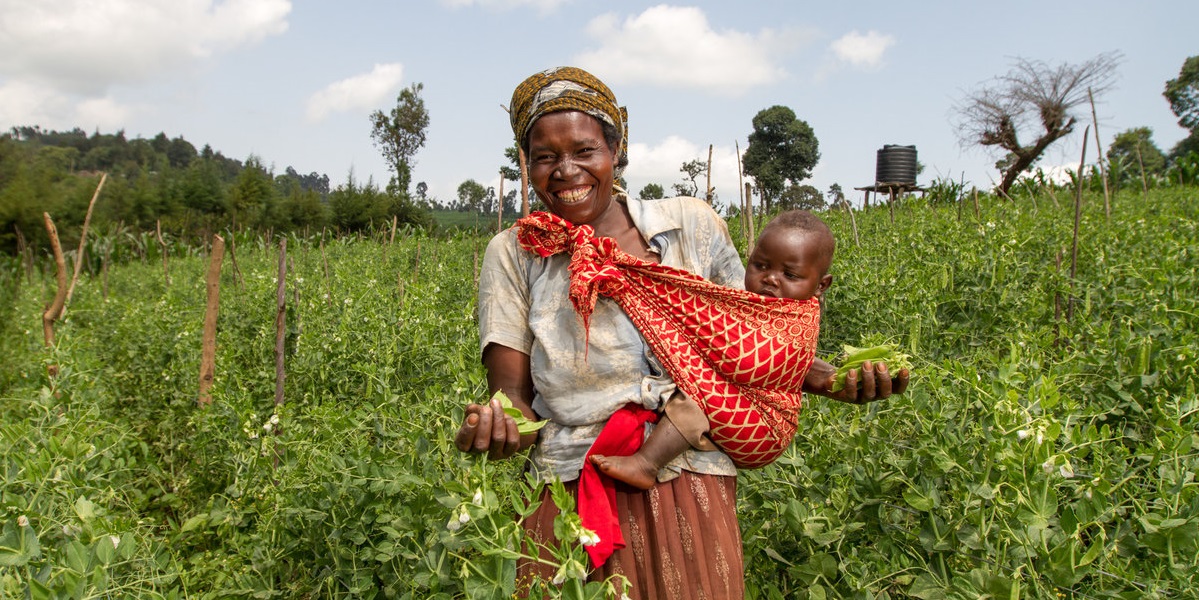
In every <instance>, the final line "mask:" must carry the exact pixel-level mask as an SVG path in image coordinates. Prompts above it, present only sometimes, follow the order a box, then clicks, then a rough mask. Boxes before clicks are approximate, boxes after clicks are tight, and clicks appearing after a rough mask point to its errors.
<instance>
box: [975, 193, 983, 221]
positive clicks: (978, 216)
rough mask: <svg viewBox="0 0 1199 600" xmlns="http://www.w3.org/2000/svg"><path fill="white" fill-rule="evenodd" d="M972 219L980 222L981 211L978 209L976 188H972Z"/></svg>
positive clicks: (981, 218)
mask: <svg viewBox="0 0 1199 600" xmlns="http://www.w3.org/2000/svg"><path fill="white" fill-rule="evenodd" d="M974 220H975V221H978V222H979V223H982V221H983V217H982V212H981V211H979V209H978V188H974Z"/></svg>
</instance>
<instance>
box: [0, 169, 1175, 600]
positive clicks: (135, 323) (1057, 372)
mask: <svg viewBox="0 0 1199 600" xmlns="http://www.w3.org/2000/svg"><path fill="white" fill-rule="evenodd" d="M1046 192H1048V190H1045V191H1040V190H1037V191H1036V192H1035V193H1036V195H1035V196H1029V195H1027V193H1026V194H1025V195H1021V196H1017V197H1015V198H1014V199H1013V200H1003V199H997V198H995V197H991V196H984V197H980V198H979V200H978V204H977V205H976V204H974V203H973V199H971V198H964V199H963V202H962V203H960V204H932V203H929V202H925V201H924V200H919V199H908V200H905V202H904V203H902V204H901V205H900V206H898V207H896V209H895V211H894V213H892V212H890V211H888V210H887V209H886V208H885V207H875V208H871V209H868V210H864V211H858V212H856V213H854V215H853V220H852V221H851V218H850V216H849V214H847V213H844V212H829V213H826V214H824V215H823V216H824V217H825V219H826V220H827V221H828V222H829V224H830V226H831V227H832V229H833V231H834V233H835V234H836V236H837V238H838V250H837V256H836V258H835V260H834V266H833V271H832V272H833V275H834V281H833V285H832V287H831V288H830V289H829V291H828V293H826V295H825V305H824V317H823V319H822V325H823V327H822V332H821V343H820V346H821V349H822V352H823V354H824V355H825V356H826V357H829V358H832V356H833V355H834V354H835V353H836V352H837V350H838V349H839V348H840V347H841V346H842V345H843V344H852V345H863V343H880V342H884V341H893V342H897V343H899V344H900V345H901V346H902V348H903V349H904V350H905V351H906V352H908V353H909V354H911V355H912V357H913V362H914V364H915V372H914V375H913V380H912V385H911V387H910V389H909V391H908V393H906V394H904V395H902V396H897V397H893V398H891V399H889V400H886V401H882V402H878V403H874V404H871V405H868V406H865V407H855V406H847V405H842V404H839V403H835V402H830V401H824V400H822V399H820V398H811V399H809V404H808V405H807V406H806V407H805V410H804V412H803V413H802V414H801V427H800V432H799V435H798V436H797V438H796V441H795V443H794V445H793V447H792V448H791V450H790V451H788V453H787V454H786V455H785V456H784V457H783V458H782V459H780V460H779V461H778V462H777V463H775V464H774V465H771V466H769V467H767V468H764V469H761V470H756V471H747V472H743V473H742V474H741V476H740V479H739V489H738V494H739V514H740V518H741V523H742V531H743V540H744V546H745V559H746V570H747V573H746V576H747V591H748V597H749V598H753V599H776V598H777V599H781V598H855V599H863V600H864V599H881V598H924V599H934V598H963V599H965V598H980V597H990V598H1004V599H1009V598H1010V599H1015V598H1047V599H1048V598H1053V599H1056V598H1130V599H1131V598H1186V597H1195V595H1196V594H1199V574H1197V572H1196V569H1195V565H1196V564H1199V482H1196V479H1195V478H1196V473H1197V472H1199V450H1196V446H1199V444H1197V442H1199V428H1197V426H1196V424H1197V418H1196V414H1197V412H1199V394H1197V393H1196V388H1197V387H1199V373H1197V368H1199V189H1196V188H1194V187H1181V186H1180V187H1165V188H1158V189H1154V190H1151V191H1150V192H1149V194H1148V196H1147V197H1144V196H1143V195H1142V193H1141V191H1140V190H1133V191H1123V192H1120V193H1118V194H1117V195H1116V196H1115V197H1114V198H1113V200H1112V206H1111V216H1110V218H1109V217H1108V216H1107V214H1106V212H1105V209H1104V198H1103V195H1102V193H1095V192H1088V193H1085V194H1084V196H1083V198H1084V204H1083V206H1082V211H1081V220H1080V227H1079V230H1078V235H1077V240H1078V241H1077V261H1076V264H1077V269H1076V271H1077V272H1076V275H1075V276H1074V277H1073V278H1072V277H1071V262H1072V260H1071V259H1072V249H1073V246H1072V244H1073V240H1074V237H1075V233H1074V223H1075V212H1074V206H1073V205H1072V203H1071V202H1070V201H1071V200H1072V193H1071V192H1069V191H1066V192H1063V191H1061V190H1059V191H1058V192H1057V194H1056V196H1052V195H1050V194H1049V193H1046ZM976 206H977V208H976ZM730 228H731V230H732V231H733V234H734V238H735V239H738V240H740V239H741V233H740V225H739V221H738V220H737V219H731V220H730ZM855 236H856V237H857V238H858V242H857V243H855ZM485 243H486V238H485V237H475V236H473V235H469V234H459V235H457V236H454V237H447V238H435V237H428V236H424V235H400V236H397V237H396V238H395V240H394V241H390V240H389V237H388V236H387V235H386V234H385V233H384V232H380V233H379V234H378V235H376V236H373V237H370V236H368V237H363V238H346V239H338V240H329V239H326V240H324V241H321V240H320V239H319V237H313V238H311V239H303V238H297V237H290V238H288V239H287V245H286V247H287V261H286V262H287V265H288V269H287V275H286V278H285V282H286V294H285V298H286V326H287V329H286V337H285V348H286V353H285V354H286V357H285V368H286V378H285V384H284V397H283V398H284V399H283V402H282V404H279V405H276V403H275V385H276V371H275V365H276V363H275V354H274V348H275V343H276V330H275V319H276V307H277V304H276V302H277V298H276V290H277V286H276V283H277V276H278V266H279V262H280V260H279V259H280V257H279V244H278V243H277V242H274V243H271V244H266V243H264V242H263V241H262V239H261V238H257V239H255V238H249V237H247V238H241V237H239V238H237V240H236V261H237V262H236V267H237V268H236V269H234V264H233V261H232V260H231V257H230V256H229V255H228V254H227V255H226V257H225V263H224V268H223V271H222V279H221V292H220V293H221V305H220V320H219V330H218V337H217V342H218V346H217V354H216V376H215V383H214V387H213V388H212V390H211V393H212V403H211V405H208V406H203V407H201V406H197V385H198V375H199V371H200V357H201V328H202V325H203V321H204V311H205V297H206V295H205V281H204V277H205V271H206V269H207V258H206V257H205V256H203V253H202V252H201V251H200V250H198V249H196V250H193V251H192V252H191V253H189V254H186V255H182V254H179V253H176V254H175V255H173V256H172V257H171V258H170V259H169V261H167V263H166V265H167V266H166V267H165V272H164V263H163V261H162V259H161V256H160V255H157V254H155V252H156V251H157V250H156V249H155V248H154V247H153V246H152V245H149V246H147V254H146V256H145V259H144V260H137V259H130V260H127V261H125V262H123V263H122V264H119V265H115V266H113V267H111V268H110V269H109V270H108V271H106V272H105V273H104V274H100V273H95V274H92V275H91V276H90V277H89V276H87V275H85V276H84V277H83V279H82V280H81V281H80V283H79V286H78V288H77V289H76V291H75V294H74V297H73V298H72V300H71V302H70V305H69V307H68V309H67V312H66V315H65V318H64V319H63V320H62V321H60V322H59V323H58V324H57V328H56V332H55V333H56V337H57V346H56V347H54V348H53V349H52V350H47V349H46V348H45V346H44V343H43V333H42V330H41V311H42V310H43V309H44V306H45V304H46V303H47V302H48V300H49V299H50V298H51V296H53V288H54V274H53V272H52V266H50V263H48V262H46V263H44V264H43V263H38V264H37V265H36V268H34V269H33V270H31V271H27V270H26V269H25V266H24V265H23V264H21V263H20V262H18V261H17V260H16V259H15V258H11V259H10V258H5V259H0V261H3V262H0V284H2V286H0V452H3V463H2V469H0V598H99V597H103V598H117V597H139V598H229V597H240V598H276V597H277V598H295V597H301V598H411V599H428V598H442V599H454V598H510V597H512V595H513V590H514V588H513V582H512V578H513V577H514V574H515V569H514V565H515V560H516V558H517V557H518V556H519V555H520V553H521V552H523V551H526V549H525V548H524V547H523V545H522V538H521V533H520V531H521V530H520V527H519V518H520V515H522V514H527V513H528V512H529V503H530V502H532V501H533V499H534V498H536V497H537V496H536V494H535V493H534V492H533V491H532V490H531V488H530V485H529V484H528V482H526V481H525V479H524V476H523V474H522V465H521V462H520V461H519V460H512V461H507V462H504V463H488V462H486V461H483V460H481V459H474V458H471V457H467V456H465V455H463V454H461V453H459V452H458V451H457V450H456V449H455V448H454V447H453V444H452V435H453V433H454V431H455V429H456V427H457V424H458V422H459V421H460V419H461V414H462V413H461V408H462V406H463V405H465V404H466V403H467V402H470V401H480V400H482V399H484V398H485V396H486V394H485V392H486V385H485V381H484V373H483V369H482V366H481V364H480V362H479V359H478V347H477V344H478V341H477V340H478V338H477V332H476V329H475V323H474V295H475V285H474V276H475V272H476V269H477V261H478V260H479V259H480V258H481V256H480V255H479V253H481V252H482V248H483V247H484V245H485ZM739 244H740V249H741V250H742V251H743V252H742V254H743V255H744V242H743V241H739ZM47 267H48V268H50V269H51V270H50V271H46V270H45V268H47ZM168 277H169V281H168ZM50 365H54V366H55V367H56V368H57V370H58V375H57V376H56V377H53V378H51V377H50V376H48V375H47V371H48V369H47V367H48V366H50ZM572 526H573V525H572V522H571V521H570V519H563V522H562V527H561V529H562V532H561V533H562V538H563V542H562V544H561V546H560V547H557V548H555V550H554V554H555V556H556V557H557V558H558V560H559V562H560V564H561V565H562V568H561V570H560V572H559V574H560V578H561V579H560V581H557V582H555V583H554V584H552V585H550V586H548V587H549V590H550V592H552V595H554V596H557V597H564V598H602V597H607V596H606V595H605V594H606V593H607V590H606V588H605V586H603V585H602V584H599V583H593V584H589V585H585V584H584V583H583V582H582V581H581V580H580V579H579V574H580V570H581V567H580V565H581V561H582V557H583V551H582V549H581V546H580V545H579V543H578V540H577V531H575V530H574V529H572Z"/></svg>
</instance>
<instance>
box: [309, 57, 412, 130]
mask: <svg viewBox="0 0 1199 600" xmlns="http://www.w3.org/2000/svg"><path fill="white" fill-rule="evenodd" d="M403 76H404V66H403V65H401V64H399V63H390V64H385V65H375V68H374V69H373V70H371V72H370V73H364V74H362V75H355V76H353V77H350V78H347V79H342V80H341V81H335V82H333V83H331V84H329V85H327V86H325V89H323V90H321V91H319V92H317V93H315V94H313V95H312V97H310V98H309V99H308V113H307V114H308V120H309V121H313V122H315V121H321V120H323V119H324V118H325V117H327V116H329V114H330V113H335V112H342V111H354V110H361V111H369V110H372V109H374V108H377V107H378V106H379V105H380V104H381V103H382V102H384V101H385V100H386V99H387V98H388V97H389V96H390V95H391V94H392V93H393V92H395V90H396V89H397V88H398V87H399V86H400V82H401V81H403Z"/></svg>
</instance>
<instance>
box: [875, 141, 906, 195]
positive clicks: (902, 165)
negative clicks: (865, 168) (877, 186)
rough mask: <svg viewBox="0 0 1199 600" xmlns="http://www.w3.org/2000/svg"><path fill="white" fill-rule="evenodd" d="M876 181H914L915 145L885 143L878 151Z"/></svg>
mask: <svg viewBox="0 0 1199 600" xmlns="http://www.w3.org/2000/svg"><path fill="white" fill-rule="evenodd" d="M874 181H875V182H876V183H910V184H913V185H915V183H916V147H915V146H899V145H895V144H887V145H886V146H883V147H882V149H881V150H879V151H878V160H877V161H876V162H875V166H874Z"/></svg>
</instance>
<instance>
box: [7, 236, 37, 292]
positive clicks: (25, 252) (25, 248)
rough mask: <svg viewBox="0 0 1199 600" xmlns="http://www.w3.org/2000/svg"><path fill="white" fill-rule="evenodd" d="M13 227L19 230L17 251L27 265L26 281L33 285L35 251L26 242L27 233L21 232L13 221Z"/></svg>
mask: <svg viewBox="0 0 1199 600" xmlns="http://www.w3.org/2000/svg"><path fill="white" fill-rule="evenodd" d="M12 227H13V229H15V230H16V232H17V253H18V254H20V255H21V262H22V263H24V266H25V281H26V283H28V284H29V285H33V252H32V251H31V248H29V244H27V243H26V242H25V234H23V233H21V228H20V227H17V224H16V223H13V224H12Z"/></svg>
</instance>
